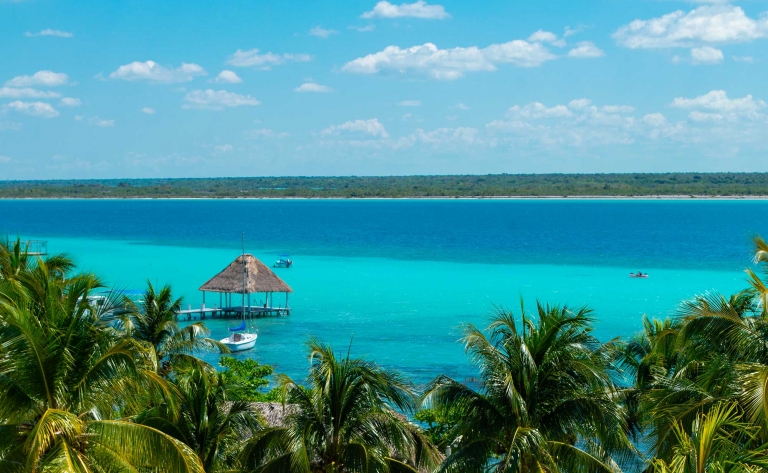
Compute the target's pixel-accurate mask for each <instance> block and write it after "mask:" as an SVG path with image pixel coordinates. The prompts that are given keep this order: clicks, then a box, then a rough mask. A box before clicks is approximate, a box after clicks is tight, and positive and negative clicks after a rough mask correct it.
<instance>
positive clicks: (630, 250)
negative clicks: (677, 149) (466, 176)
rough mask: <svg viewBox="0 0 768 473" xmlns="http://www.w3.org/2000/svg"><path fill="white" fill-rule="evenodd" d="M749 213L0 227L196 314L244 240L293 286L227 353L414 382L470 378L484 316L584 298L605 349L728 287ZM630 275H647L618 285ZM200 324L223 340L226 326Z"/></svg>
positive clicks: (35, 214)
mask: <svg viewBox="0 0 768 473" xmlns="http://www.w3.org/2000/svg"><path fill="white" fill-rule="evenodd" d="M766 215H768V202H766V201H657V200H649V201H585V200H373V201H371V200H367V201H360V200H156V201H155V200H82V201H80V200H29V201H13V200H11V201H0V234H2V233H5V234H7V235H9V236H12V237H15V236H16V235H20V236H22V237H23V238H43V239H48V240H50V243H49V248H50V250H51V251H52V252H67V253H69V254H70V255H71V256H73V257H74V259H75V260H76V262H77V263H78V264H79V265H80V268H81V269H83V270H89V271H94V272H96V273H97V274H99V275H101V276H103V278H104V279H105V281H106V282H107V283H108V284H110V285H114V286H117V287H120V288H141V287H142V286H143V284H145V281H146V279H150V280H152V281H153V282H157V283H159V284H163V283H166V282H167V283H171V284H172V285H173V288H174V292H175V293H177V294H179V295H183V296H184V298H185V306H186V304H191V305H193V306H197V305H199V304H200V302H201V295H200V293H199V292H197V290H196V289H197V288H198V287H199V286H200V285H201V284H202V283H203V282H205V281H206V280H207V279H209V278H210V277H211V276H213V275H214V274H216V273H217V272H218V271H219V270H221V269H222V268H223V267H224V266H226V265H227V264H228V263H229V262H231V261H232V260H233V259H234V258H235V257H236V256H237V255H238V254H239V252H240V237H241V233H242V232H245V234H246V245H247V250H248V251H249V252H252V253H253V254H255V255H256V256H257V257H259V258H261V259H262V260H263V261H265V262H266V263H270V262H271V261H272V260H274V258H275V257H276V256H277V255H278V254H280V253H290V254H292V255H293V256H294V260H295V261H296V264H295V266H294V267H292V268H291V269H288V270H285V269H283V270H276V271H277V272H278V274H279V275H280V276H281V277H283V278H284V279H285V280H286V281H287V282H288V283H289V284H290V285H291V286H292V287H293V289H294V291H295V293H294V294H292V295H291V299H290V300H291V307H292V308H293V315H291V316H290V317H286V318H280V319H264V320H260V321H259V322H258V324H257V325H258V330H259V339H258V343H257V348H256V349H255V350H253V351H251V352H248V353H245V354H242V355H239V356H251V357H256V358H258V359H260V360H261V361H263V362H265V363H270V364H273V365H276V366H277V368H278V370H279V371H282V372H286V373H288V374H289V375H291V376H294V377H298V378H300V377H302V376H303V375H304V373H306V367H307V360H306V352H305V349H304V346H303V342H304V341H305V340H306V339H307V337H308V336H310V335H312V336H316V337H319V338H321V339H322V340H324V341H327V342H329V343H332V344H333V345H334V346H335V347H338V348H339V349H342V348H346V347H347V346H348V345H349V344H350V341H351V340H352V347H353V349H352V351H353V353H354V354H358V355H365V356H369V357H371V358H373V359H375V360H376V361H378V362H380V363H381V364H383V365H386V366H389V367H393V368H397V369H400V370H403V371H404V372H406V374H408V375H410V376H412V377H413V378H414V379H415V380H417V381H427V380H429V379H431V378H432V377H434V376H436V375H438V374H442V373H445V374H448V375H451V376H455V377H457V378H459V379H463V378H466V377H469V376H472V374H473V371H472V369H471V368H470V367H469V365H468V363H467V360H466V357H465V355H464V353H463V350H462V347H461V345H460V344H459V343H457V340H458V339H459V338H460V337H461V325H462V324H464V323H474V324H476V325H480V326H484V325H485V324H486V323H487V320H488V317H489V314H490V313H491V311H492V310H493V307H494V306H495V305H503V306H505V307H508V308H512V309H515V310H518V309H517V307H518V306H519V301H520V299H521V298H523V299H524V300H525V301H526V304H527V305H528V306H529V307H530V306H531V305H532V304H533V302H535V300H537V299H538V300H542V301H546V302H551V303H557V304H566V303H567V304H571V305H581V304H588V305H589V306H591V307H592V308H594V309H595V315H594V317H595V320H596V323H595V325H596V334H597V335H598V336H599V337H601V338H603V339H608V338H612V337H615V336H627V335H630V334H632V333H633V332H634V331H636V330H638V329H639V327H640V320H641V317H642V315H643V314H647V315H648V316H651V317H667V316H670V315H674V314H675V310H676V307H677V304H678V303H679V301H681V300H682V299H685V298H689V297H691V296H693V295H695V294H700V293H702V292H706V291H713V290H714V291H721V292H724V293H729V292H732V291H736V290H739V289H741V288H743V287H745V285H746V283H745V281H744V273H743V269H744V268H745V267H746V266H748V265H749V264H750V258H751V246H750V237H751V236H752V235H754V234H756V233H762V234H763V235H768V219H766ZM637 270H642V271H645V272H649V273H650V274H651V277H650V278H649V279H647V280H637V279H631V278H629V277H628V274H627V273H628V272H629V271H637ZM209 297H210V295H209ZM212 299H213V300H211V299H209V300H208V305H209V306H210V305H213V304H215V303H217V302H218V300H217V298H215V297H214V298H212ZM206 323H207V325H208V326H209V327H210V328H211V330H212V336H214V337H217V338H221V337H224V336H225V335H226V333H227V325H228V322H226V321H221V320H213V321H211V320H208V321H206ZM206 358H207V359H209V360H210V361H211V362H213V363H215V361H216V357H215V356H214V355H206Z"/></svg>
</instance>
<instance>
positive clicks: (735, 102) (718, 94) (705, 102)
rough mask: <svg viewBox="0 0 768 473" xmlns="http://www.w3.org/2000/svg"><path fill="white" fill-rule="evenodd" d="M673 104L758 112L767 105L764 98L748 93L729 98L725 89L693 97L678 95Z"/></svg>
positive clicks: (690, 107)
mask: <svg viewBox="0 0 768 473" xmlns="http://www.w3.org/2000/svg"><path fill="white" fill-rule="evenodd" d="M672 106H673V107H677V108H688V109H694V108H699V109H704V110H712V111H715V112H739V113H744V112H757V111H758V110H762V109H764V108H765V107H766V103H765V102H764V101H762V100H755V99H754V98H753V97H752V95H747V96H746V97H742V98H740V99H731V98H728V94H727V93H726V92H725V91H724V90H713V91H711V92H709V93H706V94H704V95H699V96H698V97H694V98H692V99H687V98H684V97H677V98H676V99H674V100H673V101H672Z"/></svg>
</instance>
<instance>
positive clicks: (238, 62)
mask: <svg viewBox="0 0 768 473" xmlns="http://www.w3.org/2000/svg"><path fill="white" fill-rule="evenodd" d="M311 59H312V58H311V57H310V56H309V54H292V53H286V54H274V53H272V52H268V53H265V54H259V50H258V49H250V50H248V51H242V50H240V49H238V50H237V51H235V54H233V55H232V56H230V58H229V60H228V61H227V63H229V64H231V65H233V66H235V67H259V68H261V69H269V68H270V67H271V66H277V65H279V64H283V63H285V62H307V61H309V60H311Z"/></svg>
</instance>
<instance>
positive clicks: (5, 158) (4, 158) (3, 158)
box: [0, 156, 13, 163]
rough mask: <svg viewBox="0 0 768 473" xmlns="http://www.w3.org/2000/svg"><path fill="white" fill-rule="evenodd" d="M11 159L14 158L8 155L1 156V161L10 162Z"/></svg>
mask: <svg viewBox="0 0 768 473" xmlns="http://www.w3.org/2000/svg"><path fill="white" fill-rule="evenodd" d="M11 161H13V160H12V159H11V158H9V157H8V156H0V163H10V162H11Z"/></svg>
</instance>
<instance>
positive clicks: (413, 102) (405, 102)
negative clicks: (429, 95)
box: [398, 100, 421, 107]
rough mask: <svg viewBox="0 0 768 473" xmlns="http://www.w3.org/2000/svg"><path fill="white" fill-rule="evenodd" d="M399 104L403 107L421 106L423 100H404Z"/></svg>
mask: <svg viewBox="0 0 768 473" xmlns="http://www.w3.org/2000/svg"><path fill="white" fill-rule="evenodd" d="M398 105H400V106H401V107H421V100H403V101H402V102H399V103H398Z"/></svg>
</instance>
